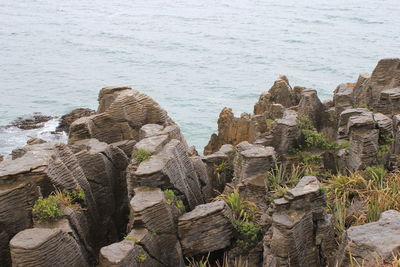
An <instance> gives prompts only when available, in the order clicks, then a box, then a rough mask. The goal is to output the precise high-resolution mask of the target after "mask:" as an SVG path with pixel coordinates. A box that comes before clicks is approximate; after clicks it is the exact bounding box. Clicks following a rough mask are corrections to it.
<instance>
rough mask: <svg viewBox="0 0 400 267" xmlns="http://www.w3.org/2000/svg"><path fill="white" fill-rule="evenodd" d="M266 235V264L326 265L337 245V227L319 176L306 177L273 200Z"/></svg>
mask: <svg viewBox="0 0 400 267" xmlns="http://www.w3.org/2000/svg"><path fill="white" fill-rule="evenodd" d="M273 207H274V210H273V212H272V228H271V229H270V231H269V232H268V233H267V235H266V237H265V238H264V266H265V267H266V266H326V264H327V261H328V257H329V256H330V254H331V253H332V252H333V249H334V248H335V240H334V237H333V227H332V225H331V222H330V218H329V216H327V215H326V214H324V207H325V200H324V195H323V193H322V192H321V189H320V183H319V182H318V180H317V178H316V177H313V176H306V177H303V178H302V179H301V180H300V182H299V183H298V184H297V186H296V187H295V188H293V189H291V190H289V191H288V192H287V193H286V194H285V196H284V197H283V198H280V199H276V200H275V201H274V203H273Z"/></svg>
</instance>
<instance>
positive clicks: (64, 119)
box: [56, 108, 96, 133]
mask: <svg viewBox="0 0 400 267" xmlns="http://www.w3.org/2000/svg"><path fill="white" fill-rule="evenodd" d="M94 114H96V111H94V110H92V109H88V108H77V109H74V110H73V111H71V112H70V113H68V114H65V115H63V116H61V118H60V123H59V124H58V126H57V128H56V131H57V132H62V131H64V132H66V133H68V132H69V127H70V126H71V124H72V123H73V122H74V121H76V120H77V119H79V118H82V117H88V116H91V115H94Z"/></svg>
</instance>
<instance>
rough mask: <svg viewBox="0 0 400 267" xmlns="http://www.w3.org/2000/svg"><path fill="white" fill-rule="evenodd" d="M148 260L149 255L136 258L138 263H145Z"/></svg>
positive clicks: (140, 255)
mask: <svg viewBox="0 0 400 267" xmlns="http://www.w3.org/2000/svg"><path fill="white" fill-rule="evenodd" d="M146 260H147V255H146V254H139V255H137V256H136V261H137V262H139V263H143V262H145V261H146Z"/></svg>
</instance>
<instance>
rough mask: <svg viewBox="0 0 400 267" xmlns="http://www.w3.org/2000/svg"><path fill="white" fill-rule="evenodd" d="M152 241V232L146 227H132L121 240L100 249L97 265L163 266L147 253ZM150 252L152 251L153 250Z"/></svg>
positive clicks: (119, 266)
mask: <svg viewBox="0 0 400 267" xmlns="http://www.w3.org/2000/svg"><path fill="white" fill-rule="evenodd" d="M152 243H154V242H153V237H152V234H151V233H150V232H149V231H148V230H147V229H145V228H139V229H134V230H132V231H131V232H130V233H129V234H128V235H127V236H126V237H125V239H124V240H122V241H121V242H118V243H113V244H111V245H108V246H106V247H103V248H102V249H101V250H100V264H99V265H100V266H101V267H117V266H118V267H131V266H132V267H145V266H155V267H162V266H165V265H164V264H162V263H161V262H159V261H157V260H156V259H154V258H153V257H152V256H150V255H149V253H148V251H149V249H150V250H151V249H152V248H153V246H152V245H151V244H152ZM149 244H150V246H148V245H149ZM151 252H153V253H154V250H151ZM154 254H157V252H156V253H154Z"/></svg>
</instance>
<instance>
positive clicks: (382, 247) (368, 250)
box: [337, 210, 400, 267]
mask: <svg viewBox="0 0 400 267" xmlns="http://www.w3.org/2000/svg"><path fill="white" fill-rule="evenodd" d="M399 227H400V213H399V212H398V211H395V210H388V211H385V212H383V213H382V214H381V217H380V219H379V221H377V222H372V223H368V224H364V225H358V226H352V227H350V228H349V229H348V230H347V231H346V234H345V241H344V242H343V244H342V245H341V248H340V250H339V253H338V256H337V258H338V262H337V264H338V266H349V264H350V258H349V257H350V253H351V256H352V257H353V258H354V259H353V262H354V261H357V262H362V263H363V266H371V267H372V266H382V264H383V263H385V262H389V261H390V260H391V259H392V257H393V255H395V254H396V253H398V248H399V247H400V232H399Z"/></svg>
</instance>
